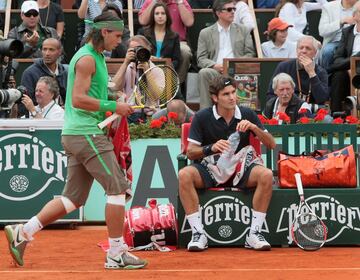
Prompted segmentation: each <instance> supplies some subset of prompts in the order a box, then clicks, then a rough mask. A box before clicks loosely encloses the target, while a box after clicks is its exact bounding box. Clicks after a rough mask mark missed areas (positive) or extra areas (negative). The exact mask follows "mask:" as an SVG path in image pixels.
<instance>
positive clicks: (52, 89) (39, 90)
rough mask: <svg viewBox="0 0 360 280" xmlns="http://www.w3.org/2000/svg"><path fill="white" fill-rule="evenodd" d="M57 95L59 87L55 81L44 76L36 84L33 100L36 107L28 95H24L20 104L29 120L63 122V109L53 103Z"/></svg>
mask: <svg viewBox="0 0 360 280" xmlns="http://www.w3.org/2000/svg"><path fill="white" fill-rule="evenodd" d="M58 95H59V86H58V83H57V81H56V80H55V79H54V78H52V77H49V76H44V77H41V78H40V79H39V81H38V82H37V84H36V89H35V98H36V102H37V103H38V105H37V106H35V105H34V103H33V101H32V100H31V98H30V97H29V96H28V95H24V96H23V98H22V100H21V102H22V103H23V104H24V105H25V107H26V109H27V110H28V111H29V112H30V118H34V119H47V120H63V119H64V109H63V108H61V107H60V106H59V105H58V104H57V103H56V102H55V99H56V98H57V96H58Z"/></svg>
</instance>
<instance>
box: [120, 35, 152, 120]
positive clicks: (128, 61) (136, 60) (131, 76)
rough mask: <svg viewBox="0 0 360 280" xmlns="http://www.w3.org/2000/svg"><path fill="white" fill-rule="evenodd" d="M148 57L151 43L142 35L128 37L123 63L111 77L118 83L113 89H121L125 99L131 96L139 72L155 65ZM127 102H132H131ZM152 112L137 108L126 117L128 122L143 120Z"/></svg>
mask: <svg viewBox="0 0 360 280" xmlns="http://www.w3.org/2000/svg"><path fill="white" fill-rule="evenodd" d="M150 57H151V44H150V42H149V41H148V40H147V39H146V38H145V37H144V36H142V35H135V36H133V37H131V38H130V39H129V41H128V50H127V52H126V56H125V60H124V63H123V64H122V65H121V66H120V69H119V71H118V72H117V74H116V75H115V76H114V78H113V81H114V83H115V84H119V85H120V86H119V88H117V89H115V90H120V91H122V92H123V93H124V95H125V98H126V99H129V98H131V95H132V93H133V91H134V87H135V85H136V83H137V81H138V79H139V77H140V76H141V74H142V73H144V72H145V71H146V70H148V69H149V68H150V67H153V66H155V65H154V63H152V62H151V61H150ZM129 103H130V104H134V103H132V102H129ZM153 113H154V111H153V109H150V108H144V109H137V110H135V112H134V113H133V114H131V115H130V116H129V117H128V121H129V123H139V119H142V120H145V119H146V117H147V116H149V115H152V114H153Z"/></svg>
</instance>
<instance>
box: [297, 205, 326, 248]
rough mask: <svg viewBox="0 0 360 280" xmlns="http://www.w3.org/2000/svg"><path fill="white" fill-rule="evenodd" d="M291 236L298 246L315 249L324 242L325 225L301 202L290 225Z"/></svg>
mask: <svg viewBox="0 0 360 280" xmlns="http://www.w3.org/2000/svg"><path fill="white" fill-rule="evenodd" d="M302 209H303V210H302ZM291 237H292V240H293V241H294V242H295V244H296V245H297V246H298V247H299V248H301V249H303V250H305V251H316V250H319V249H320V248H321V247H322V246H323V245H324V244H325V242H326V239H327V227H326V225H325V224H324V222H323V221H322V220H321V219H320V218H319V217H318V216H317V215H315V214H314V213H313V212H312V211H311V209H310V208H309V206H308V205H307V204H301V205H300V206H299V210H298V212H297V214H296V217H295V219H294V221H293V223H292V225H291Z"/></svg>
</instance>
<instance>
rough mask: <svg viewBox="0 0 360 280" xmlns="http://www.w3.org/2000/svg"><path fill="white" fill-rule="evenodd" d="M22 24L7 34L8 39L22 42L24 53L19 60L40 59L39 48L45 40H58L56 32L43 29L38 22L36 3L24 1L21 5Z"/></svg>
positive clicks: (52, 29) (47, 28)
mask: <svg viewBox="0 0 360 280" xmlns="http://www.w3.org/2000/svg"><path fill="white" fill-rule="evenodd" d="M20 16H21V19H22V23H21V24H20V25H19V26H15V27H14V28H12V29H11V30H10V32H9V35H8V38H9V39H17V40H20V41H22V42H23V44H24V51H23V52H22V54H21V55H20V56H19V57H21V58H38V57H41V55H42V54H41V46H42V43H43V41H44V40H45V39H47V38H57V39H58V38H59V36H58V34H57V32H56V30H55V29H54V28H51V27H44V26H43V25H41V24H40V22H39V6H38V4H37V2H36V1H32V0H28V1H24V3H23V4H22V5H21V15H20Z"/></svg>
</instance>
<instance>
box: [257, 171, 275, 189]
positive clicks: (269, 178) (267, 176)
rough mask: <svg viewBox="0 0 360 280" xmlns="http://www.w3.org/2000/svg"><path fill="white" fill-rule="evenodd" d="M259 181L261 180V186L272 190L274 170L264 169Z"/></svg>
mask: <svg viewBox="0 0 360 280" xmlns="http://www.w3.org/2000/svg"><path fill="white" fill-rule="evenodd" d="M259 180H260V182H259V183H260V184H261V185H262V186H263V187H266V188H269V189H272V184H273V173H272V170H270V169H268V168H264V170H262V172H261V176H259Z"/></svg>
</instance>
